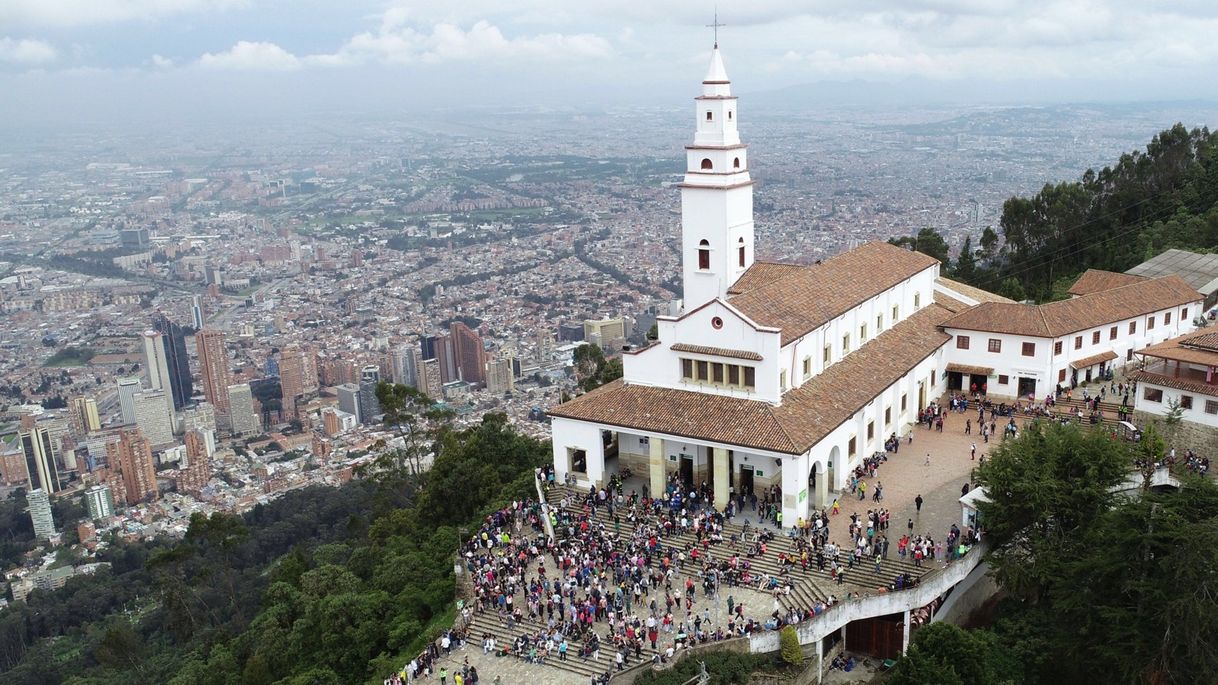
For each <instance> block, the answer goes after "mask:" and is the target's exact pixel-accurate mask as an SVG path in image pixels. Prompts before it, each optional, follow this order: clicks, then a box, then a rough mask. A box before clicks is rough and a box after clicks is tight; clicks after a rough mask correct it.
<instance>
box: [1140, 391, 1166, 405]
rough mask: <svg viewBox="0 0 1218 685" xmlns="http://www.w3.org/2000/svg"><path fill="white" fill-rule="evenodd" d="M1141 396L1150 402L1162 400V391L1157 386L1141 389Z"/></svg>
mask: <svg viewBox="0 0 1218 685" xmlns="http://www.w3.org/2000/svg"><path fill="white" fill-rule="evenodd" d="M1142 398H1143V399H1145V400H1147V401H1150V402H1162V401H1163V391H1162V390H1159V389H1158V388H1146V389H1144V390H1143V391H1142Z"/></svg>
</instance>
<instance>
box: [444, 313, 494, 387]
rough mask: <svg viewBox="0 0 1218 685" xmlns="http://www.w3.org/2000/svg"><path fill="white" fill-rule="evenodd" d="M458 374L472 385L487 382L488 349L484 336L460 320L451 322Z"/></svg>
mask: <svg viewBox="0 0 1218 685" xmlns="http://www.w3.org/2000/svg"><path fill="white" fill-rule="evenodd" d="M448 330H449V338H451V339H452V347H453V361H454V362H455V364H456V366H457V376H458V378H459V379H460V380H463V381H465V382H466V383H469V384H470V385H485V384H486V349H485V347H483V345H482V337H481V336H479V335H478V334H477V333H476V332H475V331H474V329H472V328H470V327H469V326H466V325H465V324H464V323H461V322H460V321H454V322H452V323H451V324H449V327H448Z"/></svg>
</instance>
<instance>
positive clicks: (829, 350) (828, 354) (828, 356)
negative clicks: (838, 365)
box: [821, 345, 833, 366]
mask: <svg viewBox="0 0 1218 685" xmlns="http://www.w3.org/2000/svg"><path fill="white" fill-rule="evenodd" d="M832 360H833V346H832V345H825V354H824V357H823V358H822V360H821V361H823V362H824V363H825V366H828V365H829V362H830V361H832Z"/></svg>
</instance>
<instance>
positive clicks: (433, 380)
mask: <svg viewBox="0 0 1218 685" xmlns="http://www.w3.org/2000/svg"><path fill="white" fill-rule="evenodd" d="M419 380H420V381H421V382H422V385H421V386H420V387H419V390H422V391H423V392H424V393H425V394H426V395H427V396H428V397H430V398H432V399H434V400H439V399H442V398H443V397H444V379H443V377H442V375H441V374H440V360H439V359H425V360H424V361H423V366H422V373H420V374H419Z"/></svg>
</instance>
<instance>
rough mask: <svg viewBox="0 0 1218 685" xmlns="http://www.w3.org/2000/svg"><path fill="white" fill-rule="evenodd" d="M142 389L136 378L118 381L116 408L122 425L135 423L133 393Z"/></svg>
mask: <svg viewBox="0 0 1218 685" xmlns="http://www.w3.org/2000/svg"><path fill="white" fill-rule="evenodd" d="M143 389H144V386H143V384H142V383H140V379H138V378H120V379H118V406H119V410H120V411H121V412H122V415H123V425H124V426H130V425H131V424H133V423H135V393H137V392H140V391H141V390H143Z"/></svg>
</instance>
